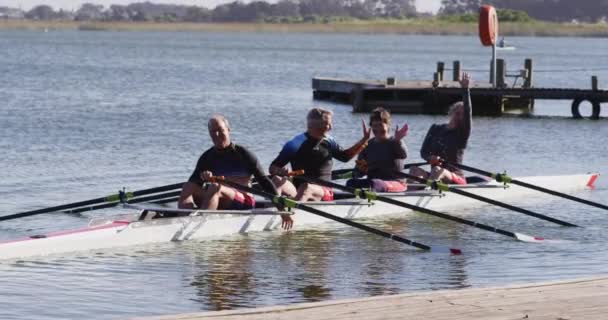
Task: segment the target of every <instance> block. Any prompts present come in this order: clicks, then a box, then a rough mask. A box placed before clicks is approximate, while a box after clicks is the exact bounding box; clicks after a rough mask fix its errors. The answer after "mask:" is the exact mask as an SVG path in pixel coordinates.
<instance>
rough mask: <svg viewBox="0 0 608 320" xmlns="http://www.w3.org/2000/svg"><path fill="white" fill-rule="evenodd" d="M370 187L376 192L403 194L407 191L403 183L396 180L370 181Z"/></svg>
mask: <svg viewBox="0 0 608 320" xmlns="http://www.w3.org/2000/svg"><path fill="white" fill-rule="evenodd" d="M371 187H372V190H374V191H376V192H404V191H405V190H407V184H406V183H405V181H397V180H381V179H372V180H371Z"/></svg>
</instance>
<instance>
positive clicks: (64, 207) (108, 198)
mask: <svg viewBox="0 0 608 320" xmlns="http://www.w3.org/2000/svg"><path fill="white" fill-rule="evenodd" d="M183 184H184V183H183V182H180V183H175V184H170V185H166V186H161V187H155V188H149V189H143V190H138V191H134V192H132V193H130V194H129V196H130V197H138V196H142V195H147V194H153V193H159V192H164V191H169V190H174V189H177V188H181V187H182V185H183ZM118 200H119V198H118V194H113V195H109V196H105V197H100V198H95V199H90V200H84V201H78V202H73V203H68V204H63V205H59V206H54V207H48V208H42V209H36V210H31V211H25V212H20V213H15V214H11V215H6V216H1V217H0V221H4V220H11V219H17V218H23V217H28V216H34V215H38V214H43V213H50V212H57V211H65V210H69V209H73V208H74V209H75V208H81V207H82V208H84V207H90V206H93V205H97V204H100V203H104V202H108V204H107V205H109V204H110V203H112V202H115V203H116V202H117V201H118ZM115 203H114V205H115ZM101 206H102V207H100V209H104V208H109V207H112V206H113V205H110V206H105V205H101ZM89 210H90V209H89ZM83 211H88V210H83ZM69 212H72V213H76V212H79V211H69ZM80 212H82V211H80Z"/></svg>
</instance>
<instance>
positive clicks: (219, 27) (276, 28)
mask: <svg viewBox="0 0 608 320" xmlns="http://www.w3.org/2000/svg"><path fill="white" fill-rule="evenodd" d="M0 30H49V31H50V30H82V31H170V32H171V31H174V32H185V31H186V32H196V31H199V32H279V33H355V34H411V35H416V34H417V35H477V32H478V31H477V24H476V23H461V22H446V21H441V20H436V19H414V20H373V21H349V22H333V23H291V24H274V23H161V22H82V21H34V20H0ZM500 35H504V36H539V37H598V38H605V37H608V24H564V23H551V22H530V23H501V24H500Z"/></svg>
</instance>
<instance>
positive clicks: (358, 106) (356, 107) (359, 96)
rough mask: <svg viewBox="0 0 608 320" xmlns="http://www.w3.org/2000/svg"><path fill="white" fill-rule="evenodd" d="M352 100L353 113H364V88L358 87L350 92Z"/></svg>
mask: <svg viewBox="0 0 608 320" xmlns="http://www.w3.org/2000/svg"><path fill="white" fill-rule="evenodd" d="M350 99H351V102H352V104H353V112H364V111H365V110H364V109H365V104H364V102H365V101H364V99H363V86H362V85H360V84H359V85H356V86H355V87H354V88H353V89H352V91H351V92H350Z"/></svg>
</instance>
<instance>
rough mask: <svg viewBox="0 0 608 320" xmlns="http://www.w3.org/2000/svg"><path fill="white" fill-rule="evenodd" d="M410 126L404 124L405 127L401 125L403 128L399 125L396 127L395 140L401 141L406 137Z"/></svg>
mask: <svg viewBox="0 0 608 320" xmlns="http://www.w3.org/2000/svg"><path fill="white" fill-rule="evenodd" d="M409 129H410V128H409V126H408V125H407V123H406V124H404V125H403V127H401V129H399V125H397V127H396V128H395V140H397V141H399V140H401V139H403V138H405V136H407V131H408V130H409Z"/></svg>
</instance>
